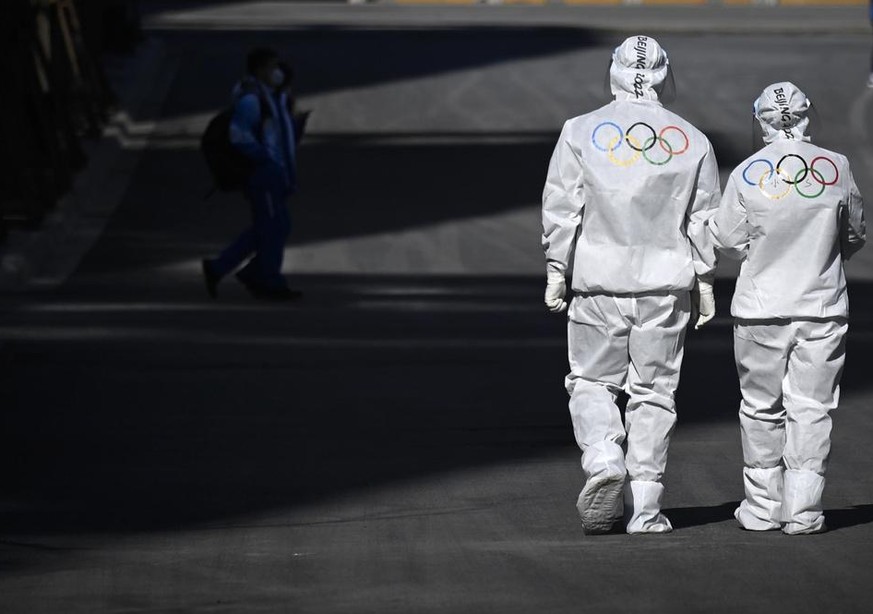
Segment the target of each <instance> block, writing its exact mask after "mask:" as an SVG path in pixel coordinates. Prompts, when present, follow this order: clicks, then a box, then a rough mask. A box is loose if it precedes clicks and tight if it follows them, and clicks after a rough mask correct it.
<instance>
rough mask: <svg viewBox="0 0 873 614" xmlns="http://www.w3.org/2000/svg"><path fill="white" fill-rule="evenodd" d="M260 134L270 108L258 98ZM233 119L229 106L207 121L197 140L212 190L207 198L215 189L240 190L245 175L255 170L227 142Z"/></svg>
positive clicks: (244, 180)
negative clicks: (198, 140)
mask: <svg viewBox="0 0 873 614" xmlns="http://www.w3.org/2000/svg"><path fill="white" fill-rule="evenodd" d="M258 98H259V100H260V103H261V134H260V135H259V137H260V138H261V139H263V129H264V121H265V120H266V119H267V117H268V116H269V115H270V111H269V109H270V107H269V105H268V104H267V103H266V101H264V100H263V99H262V98H261V96H258ZM232 118H233V107H230V108H227V109H225V110H223V111H221V112H220V113H219V114H218V115H216V116H215V117H213V118H212V119H211V120H209V123H208V124H207V125H206V130H204V131H203V136H201V137H200V151H201V152H202V153H203V158H204V159H205V160H206V166H208V167H209V172H210V173H211V174H212V182H213V185H214V187H213V189H212V190H210V191H209V193H208V194H207V195H206V196H207V197H208V196H211V195H212V193H213V192H215V190H220V191H222V192H235V191H237V190H241V189H243V187H244V186H245V184H246V180H248V178H249V175H251V174H252V171H254V170H255V163H254V162H252V161H251V160H250V159H249V158H247V157H246V156H245V155H244V154H243V153H241V152H240V151H239V150H238V149H237V148H236V147H234V146H233V144H232V143H231V142H230V121H231V119H232Z"/></svg>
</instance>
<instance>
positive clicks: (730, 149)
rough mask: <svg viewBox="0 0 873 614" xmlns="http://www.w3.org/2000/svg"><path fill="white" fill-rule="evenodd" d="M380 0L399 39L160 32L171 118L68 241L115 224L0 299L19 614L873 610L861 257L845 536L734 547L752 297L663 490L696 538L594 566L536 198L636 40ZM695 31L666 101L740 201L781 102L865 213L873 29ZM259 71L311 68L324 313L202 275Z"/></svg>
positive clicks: (313, 267)
mask: <svg viewBox="0 0 873 614" xmlns="http://www.w3.org/2000/svg"><path fill="white" fill-rule="evenodd" d="M201 4H205V3H201ZM258 6H260V5H258ZM280 8H281V7H279V8H277V7H273V10H279V9H280ZM363 8H379V10H380V11H382V12H381V13H379V14H380V15H381V18H380V19H381V20H382V23H385V24H389V25H391V26H392V27H388V28H377V27H375V25H376V23H375V22H374V21H372V19H374V18H369V19H371V21H366V22H362V23H365V25H364V27H355V28H349V27H347V26H348V25H349V24H348V23H346V24H345V25H343V24H342V23H338V21H343V20H344V19H346V18H345V17H343V13H342V8H341V7H335V6H330V7H324V8H323V9H313V8H307V9H306V10H305V19H304V18H303V17H301V19H302V20H303V21H304V22H305V23H304V24H303V25H305V26H306V27H300V28H297V27H294V22H293V20H292V23H290V24H289V23H286V22H287V21H288V18H287V17H286V16H282V18H281V20H278V21H277V20H276V19H274V21H276V22H277V23H280V25H281V27H280V28H276V29H252V27H251V24H245V23H243V26H245V27H240V29H239V30H235V29H234V28H233V27H232V26H233V21H232V20H231V21H230V22H229V21H227V20H225V21H224V22H223V24H222V28H220V29H215V28H209V27H207V26H208V25H209V24H207V23H205V22H203V21H202V20H201V23H199V24H196V27H195V26H192V25H190V24H189V25H188V26H186V27H192V28H194V29H192V30H185V29H179V25H178V24H176V25H175V26H174V27H173V28H172V29H168V28H167V27H166V26H161V25H160V21H159V18H162V19H168V17H166V16H164V17H161V15H160V14H150V15H151V17H150V18H151V19H154V20H155V21H153V22H152V23H153V25H154V27H155V28H156V29H155V30H154V32H153V41H152V42H151V43H150V45H153V46H152V47H150V49H152V50H153V51H154V50H155V49H157V51H156V52H154V53H153V55H152V58H153V63H152V66H151V68H149V69H148V71H146V72H145V73H142V74H148V75H149V76H148V78H147V79H146V78H145V77H143V79H145V81H144V83H142V84H139V90H140V93H141V94H142V96H143V97H144V98H145V99H146V100H147V102H148V104H143V105H140V106H139V107H137V108H138V109H139V110H138V111H136V112H132V113H131V117H130V118H129V120H127V121H123V122H119V124H118V126H116V129H115V132H114V134H115V136H114V139H113V142H112V144H111V147H110V145H106V147H110V149H108V150H106V151H111V152H112V155H107V154H105V153H104V154H103V155H104V158H102V164H104V166H103V167H100V168H101V169H103V174H101V175H99V176H98V177H97V178H96V179H95V178H93V177H92V178H91V180H90V183H88V184H87V185H88V186H89V189H90V190H91V192H88V193H89V194H91V193H93V194H95V196H94V199H93V200H88V199H87V198H86V199H85V200H86V201H87V202H89V203H98V202H99V201H100V198H97V197H98V196H100V194H101V190H100V189H99V188H100V187H101V185H104V184H101V182H105V186H106V190H105V191H106V192H107V193H109V192H113V193H117V194H119V195H120V197H119V198H120V202H119V203H118V207H117V209H116V210H115V212H114V214H113V215H111V216H109V217H108V219H105V220H104V219H102V218H103V217H106V216H105V211H106V210H107V207H106V206H102V207H100V208H99V209H100V211H99V212H98V211H97V210H96V209H95V210H93V211H92V213H91V215H89V213H88V210H87V209H86V210H84V211H80V212H79V213H77V214H76V215H70V216H69V221H70V222H71V224H73V226H74V227H75V228H77V229H86V230H83V231H82V233H81V236H80V235H78V234H77V235H75V237H74V238H76V239H81V238H82V237H85V238H87V237H89V236H90V235H89V232H88V231H87V229H89V228H90V229H91V231H93V229H94V228H103V232H102V234H101V236H100V238H99V240H98V241H97V242H96V243H95V244H94V245H93V247H92V248H91V249H90V250H88V251H87V253H86V254H85V255H84V258H83V259H82V260H81V262H80V263H79V265H78V266H77V267H76V268H75V272H74V273H73V274H72V276H71V277H70V278H69V279H68V280H67V281H66V282H65V283H62V284H58V283H57V281H58V280H59V279H63V275H62V274H61V275H57V274H56V275H52V274H50V273H46V272H44V271H43V272H38V274H37V275H36V276H35V278H34V283H33V284H32V285H31V286H29V289H27V290H23V291H17V292H7V293H6V294H4V295H2V296H0V313H2V317H0V338H2V339H3V341H2V342H0V365H2V368H0V407H2V408H3V412H2V418H0V420H2V422H0V433H2V435H0V437H2V446H0V460H2V462H3V469H4V472H3V475H4V484H5V487H4V489H3V493H2V495H0V611H3V612H10V613H13V612H15V613H17V612H28V613H31V612H65V613H77V612H82V613H93V612H343V613H345V612H491V611H493V612H519V613H523V612H532V611H543V612H578V611H586V612H617V611H621V612H735V611H738V610H746V611H752V612H756V611H769V612H816V613H818V612H865V611H867V607H868V606H867V597H868V593H869V570H870V568H871V565H873V460H871V458H870V455H869V454H868V452H867V451H868V449H869V441H870V438H871V434H873V414H871V412H870V411H869V407H870V402H871V399H873V390H871V380H870V377H869V370H868V369H867V367H866V361H867V357H868V356H870V355H871V352H873V317H871V315H870V314H871V313H873V311H871V310H873V285H871V282H873V250H871V252H870V253H862V255H860V256H859V258H858V259H857V261H855V262H853V263H852V265H851V274H852V280H853V281H852V292H853V295H852V299H853V310H854V311H853V322H852V333H851V340H850V347H849V361H848V367H847V371H846V374H845V378H844V383H845V386H844V394H843V400H842V406H841V408H840V410H839V412H838V413H837V414H836V415H835V432H834V454H833V457H832V463H831V468H830V470H829V484H828V490H827V492H826V499H825V504H826V508H827V513H828V521H829V524H830V526H831V528H832V529H833V530H832V531H831V532H830V533H828V534H825V535H821V536H813V537H808V538H793V539H792V538H787V537H784V536H781V535H778V534H777V535H773V534H766V535H757V534H750V533H745V532H742V531H740V530H738V529H737V527H736V524H735V522H734V521H733V520H732V517H731V512H732V510H733V508H734V506H735V504H736V502H737V500H738V499H739V498H740V497H741V483H740V466H741V458H740V456H741V451H740V445H739V437H738V432H737V431H738V429H737V424H736V406H737V400H738V394H737V390H736V382H735V375H734V372H733V364H732V356H731V345H730V321H729V319H728V318H727V302H728V301H729V297H730V290H731V285H732V283H731V280H730V270H729V269H725V270H724V272H723V277H722V279H721V280H720V282H719V287H718V291H719V301H720V304H719V309H720V317H719V318H718V319H717V320H716V321H715V322H714V323H713V325H712V326H710V327H709V328H707V329H704V331H702V332H700V333H697V334H694V335H692V336H691V337H690V339H689V342H688V349H687V354H686V355H687V360H686V364H685V368H684V370H683V381H682V389H681V390H680V392H679V399H678V400H679V412H680V425H679V428H678V430H677V433H676V437H675V441H674V443H673V446H672V448H671V456H670V465H669V469H668V476H667V479H666V482H667V489H668V490H667V500H666V506H667V508H668V514H669V515H670V517H671V519H672V520H673V523H674V525H675V526H676V529H677V530H676V531H675V532H674V533H673V534H671V535H668V536H660V537H629V536H624V535H611V536H605V537H599V538H585V537H584V536H583V535H582V534H581V532H580V530H579V527H578V525H577V519H576V516H575V509H574V506H573V503H574V501H575V496H576V494H577V492H578V489H579V487H580V478H581V476H580V470H579V467H578V454H577V452H576V450H575V449H574V445H573V441H572V434H571V431H570V424H569V419H568V416H567V412H566V398H565V396H566V395H565V393H564V392H563V389H562V386H561V384H562V377H563V374H564V372H565V370H566V365H565V347H564V338H563V335H564V332H563V323H562V322H561V320H560V318H554V317H550V316H549V315H548V314H546V313H544V311H543V309H542V307H541V304H540V294H541V290H542V279H541V277H542V274H541V273H542V256H541V254H540V252H539V245H538V242H539V237H538V232H539V231H538V228H537V227H538V199H539V192H540V190H541V186H542V181H543V176H544V172H545V167H546V164H547V161H548V156H549V154H550V151H551V148H552V145H553V143H554V140H555V138H556V136H557V133H558V131H559V130H560V125H561V122H562V121H563V120H564V119H565V118H567V117H569V116H572V115H574V114H578V113H580V112H584V111H586V110H589V109H591V108H593V107H594V106H596V105H597V104H600V103H601V102H602V101H603V100H604V95H603V73H604V70H605V68H606V64H607V58H608V55H609V51H610V50H611V48H612V47H613V46H614V45H615V44H616V43H617V42H618V41H619V40H620V39H621V34H619V33H617V32H616V30H617V29H620V27H619V26H616V25H615V23H618V21H620V18H622V17H623V14H622V13H620V12H614V13H612V14H611V15H612V17H611V19H612V22H610V23H612V24H613V25H610V24H608V23H605V22H604V23H605V25H602V26H598V27H590V28H588V27H583V26H580V25H578V24H571V25H569V26H563V27H557V26H554V25H549V24H548V22H549V20H554V19H556V17H554V15H553V14H552V13H550V12H549V11H552V10H559V9H556V8H555V9H552V8H540V9H538V10H540V11H543V12H542V15H543V17H542V19H543V20H544V22H545V23H544V24H540V25H538V26H536V27H532V26H530V22H529V20H527V18H526V17H525V18H522V17H518V16H515V15H514V14H513V13H512V12H511V11H506V12H499V13H498V12H495V13H493V14H494V15H498V16H499V17H497V18H492V17H489V18H488V19H485V18H483V17H481V15H482V13H480V12H477V13H475V16H473V15H474V13H472V12H467V13H464V12H463V11H448V12H440V11H433V12H431V13H411V12H402V11H401V9H393V8H392V9H389V8H386V7H363ZM221 10H228V9H226V8H222V9H221ZM283 10H284V9H283ZM319 10H323V11H324V13H323V15H324V19H323V21H322V23H326V24H329V25H331V27H317V24H318V23H319V20H318V16H319V14H321V13H319ZM394 11H396V12H394ZM847 14H848V13H840V14H838V13H836V12H835V13H833V14H832V15H833V16H834V19H836V18H837V17H840V19H843V18H845V15H847ZM206 15H207V17H208V16H209V14H208V13H207V14H206ZM336 15H339V16H340V17H336ZM409 15H419V16H421V15H426V16H427V17H428V20H427V23H426V24H422V23H415V20H414V19H412V20H411V21H410V19H411V18H410V17H409ZM604 15H607V17H608V16H609V15H608V14H607V13H604ZM274 17H275V15H274ZM235 19H238V20H242V18H241V17H236V18H235ZM416 19H421V17H417V18H416ZM465 19H466V20H467V21H464V20H465ZM604 19H606V17H604ZM695 19H697V20H696V21H695V20H694V19H689V20H688V22H687V25H688V27H689V28H691V29H693V30H694V31H684V32H680V31H674V32H672V33H670V32H665V33H664V34H663V35H662V36H660V39H661V42H662V43H663V44H664V46H665V47H666V48H667V49H668V50H669V52H670V54H671V60H672V62H673V64H674V66H675V69H676V81H677V86H678V89H679V94H680V96H679V100H678V101H677V103H676V104H675V105H674V108H675V109H676V110H677V111H678V112H680V113H681V114H683V115H685V116H686V117H688V119H690V120H691V121H693V122H694V123H696V124H697V125H698V126H700V127H701V128H702V129H703V130H704V131H706V132H707V133H708V134H709V135H710V137H711V139H712V140H713V142H714V143H715V145H716V148H717V153H718V157H719V161H720V163H721V164H722V166H723V169H722V170H723V171H724V172H725V173H727V172H729V170H730V167H731V165H732V164H734V163H736V162H738V161H739V160H740V159H742V158H743V157H745V155H747V153H748V152H749V151H750V147H751V124H750V120H749V113H748V110H749V106H750V104H751V101H752V99H753V98H754V96H755V95H757V93H758V92H759V91H760V90H761V88H762V87H763V86H764V85H766V84H767V83H769V82H771V81H774V80H777V79H782V78H789V79H792V80H795V81H796V82H798V83H799V84H801V85H802V86H803V87H805V88H806V90H807V91H808V93H809V95H810V96H811V97H812V98H813V100H814V101H816V102H818V105H819V110H820V115H821V119H822V125H823V129H822V132H821V138H820V139H819V142H821V143H822V144H824V145H825V146H826V147H831V148H834V149H837V150H840V151H843V152H845V153H847V154H848V155H849V156H850V158H851V160H852V162H853V164H854V166H855V169H856V178H857V179H858V182H859V184H860V185H861V188H862V191H864V192H865V193H867V194H871V195H873V175H871V171H873V161H871V153H870V151H871V150H870V143H869V138H870V136H869V135H870V130H869V126H870V121H871V120H873V118H871V111H870V103H871V94H870V91H868V90H866V89H864V88H863V82H864V80H865V79H866V74H867V62H868V53H869V43H870V41H869V36H866V35H864V34H862V33H859V34H857V35H856V34H846V33H843V34H838V33H831V34H820V35H817V36H815V37H805V38H799V37H798V36H797V35H793V36H789V35H780V34H767V33H759V34H749V35H743V36H738V35H734V34H731V33H729V32H724V31H719V28H718V27H715V28H710V30H711V31H706V28H705V26H706V25H707V22H706V21H704V20H701V19H700V18H695ZM403 20H406V21H405V22H404V23H403V24H401V25H402V27H401V25H399V22H402V21H403ZM483 21H484V22H487V23H483ZM269 22H270V20H269V19H265V20H264V21H263V22H261V23H269ZM710 22H712V20H710ZM465 23H466V24H467V25H464V24H465ZM718 23H720V22H716V23H714V24H713V23H710V25H715V26H718ZM351 25H354V23H352V24H351ZM425 25H426V27H425ZM260 27H262V28H263V27H264V26H263V25H261V26H260ZM686 29H687V28H686ZM256 43H258V44H262V43H267V44H272V45H275V46H276V47H277V48H279V49H280V50H281V51H282V53H283V54H288V55H293V56H294V57H295V58H296V60H297V63H298V66H299V72H300V91H301V106H303V107H308V108H312V109H314V113H313V116H312V123H311V125H310V130H311V132H310V134H309V135H308V137H307V140H306V141H305V142H304V145H303V148H302V150H301V152H300V165H301V168H300V174H301V178H302V181H303V190H302V192H301V194H300V196H299V198H297V199H296V200H295V202H294V219H295V225H296V228H295V233H294V240H293V244H292V245H291V246H289V248H288V250H287V255H288V268H289V271H291V273H292V276H291V279H292V281H293V284H294V285H295V286H297V287H301V288H302V289H304V291H306V293H307V297H306V299H305V300H303V301H301V302H299V303H295V304H293V305H291V306H285V305H265V304H262V303H256V302H253V301H252V300H250V299H249V298H248V297H247V296H246V295H245V294H244V292H243V291H242V289H241V288H239V287H237V286H236V285H235V284H234V283H233V282H228V283H227V284H226V285H223V286H222V287H221V298H220V300H219V301H217V302H211V301H209V300H208V299H207V298H206V297H205V293H204V291H203V288H202V286H201V280H200V279H199V277H198V270H197V267H198V262H199V259H200V258H201V257H203V256H204V255H206V254H209V253H211V252H214V251H215V250H217V249H219V248H220V246H221V245H222V244H223V243H224V242H225V241H227V240H228V239H229V237H230V236H231V235H232V234H233V232H234V230H235V229H236V228H237V227H239V226H240V225H241V224H243V223H244V220H245V210H244V208H243V207H242V206H241V205H240V203H239V202H238V201H237V199H235V198H233V197H225V196H220V197H216V198H215V199H213V200H212V201H209V202H208V204H204V203H203V201H202V200H201V196H202V193H203V192H204V191H205V188H206V187H207V185H208V184H207V178H206V175H205V171H204V169H203V167H202V164H201V162H200V160H199V157H198V153H197V151H196V142H197V136H198V135H199V133H200V131H201V130H202V127H203V125H204V122H205V121H206V119H207V118H208V117H209V116H210V115H211V114H212V113H213V112H214V110H215V109H216V108H217V107H218V106H220V104H221V101H223V100H224V99H225V97H226V95H227V91H228V89H229V87H230V85H231V82H232V80H233V73H234V72H235V70H236V68H237V67H238V66H239V65H240V61H241V60H240V58H241V57H242V55H243V53H244V51H245V50H246V49H247V48H248V47H249V46H251V45H253V44H256ZM142 70H144V71H145V69H142ZM128 79H129V80H130V79H131V76H130V75H128ZM133 79H134V81H135V80H136V78H135V77H134V78H133ZM134 85H136V83H134ZM113 165H115V166H113ZM92 175H93V170H92ZM104 198H105V195H104ZM94 206H95V207H96V206H97V205H94ZM98 218H100V219H98ZM104 224H105V228H104ZM80 244H82V241H80V240H71V246H70V247H71V249H72V248H73V247H76V246H78V245H80ZM73 251H74V250H73ZM64 254H65V252H64V250H63V249H56V250H55V251H54V254H53V256H52V258H51V259H49V261H48V262H49V264H53V265H56V266H57V268H58V270H63V269H64V267H63V266H62V265H63V264H64V263H63V262H60V263H59V262H58V261H59V260H61V261H63V260H64ZM67 259H68V260H70V259H71V261H72V262H77V261H76V259H75V256H74V255H73V254H72V252H71V253H70V254H69V255H68V257H67ZM42 282H45V283H46V284H48V285H46V286H45V287H43V286H41V285H40V284H41V283H42ZM49 282H51V283H49Z"/></svg>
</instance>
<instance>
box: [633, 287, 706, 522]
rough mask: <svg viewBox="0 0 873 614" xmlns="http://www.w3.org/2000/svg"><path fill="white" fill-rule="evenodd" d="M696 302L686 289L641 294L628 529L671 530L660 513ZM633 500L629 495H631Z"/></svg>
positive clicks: (636, 336) (635, 338)
mask: <svg viewBox="0 0 873 614" xmlns="http://www.w3.org/2000/svg"><path fill="white" fill-rule="evenodd" d="M690 312H691V305H690V296H689V294H688V293H687V292H683V293H679V294H668V295H646V296H639V297H637V298H636V313H635V317H634V319H633V326H632V328H631V331H630V342H629V346H628V347H629V355H630V368H629V371H628V394H629V396H630V398H629V400H628V404H627V411H626V413H625V422H626V426H627V459H626V463H627V469H628V477H629V478H630V480H631V483H630V487H629V488H628V489H627V490H626V499H625V508H626V510H625V511H626V514H625V522H626V526H627V530H628V532H629V533H664V532H667V531H670V530H672V526H671V525H670V521H669V520H667V518H666V517H665V516H664V515H663V514H661V513H660V506H661V498H662V496H663V491H664V489H663V486H661V485H660V481H661V478H662V477H663V475H664V471H665V469H666V466H667V448H668V446H669V444H670V436H671V435H672V433H673V428H674V427H675V425H676V404H675V398H674V395H675V392H676V388H677V387H678V386H679V372H680V369H681V366H682V356H683V352H684V343H685V328H686V326H687V325H688V320H689V317H690ZM627 497H629V499H630V500H628V498H627Z"/></svg>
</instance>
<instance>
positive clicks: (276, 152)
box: [230, 78, 297, 193]
mask: <svg viewBox="0 0 873 614" xmlns="http://www.w3.org/2000/svg"><path fill="white" fill-rule="evenodd" d="M234 100H235V102H234V108H233V118H232V119H231V122H230V142H231V143H232V144H233V145H234V146H235V147H236V148H237V149H238V150H239V151H241V152H242V153H243V154H244V155H246V156H247V157H248V158H250V159H251V160H253V161H254V162H255V163H256V164H257V167H256V169H255V171H254V173H252V176H251V178H250V180H249V185H250V187H253V188H269V189H279V188H284V189H286V190H288V192H289V193H293V192H294V191H295V190H296V187H297V169H296V157H297V156H296V153H297V152H296V149H297V143H295V141H294V119H293V117H292V116H291V113H289V111H288V99H287V95H286V94H285V93H284V92H282V93H280V94H276V93H274V92H272V91H270V90H268V88H266V87H265V86H264V85H263V84H262V83H260V82H258V81H257V80H255V79H251V78H249V79H246V80H243V81H241V82H240V83H239V84H237V86H236V87H235V88H234ZM262 101H263V102H264V103H266V104H267V105H269V109H267V112H266V114H264V113H263V110H262V109H261V103H262Z"/></svg>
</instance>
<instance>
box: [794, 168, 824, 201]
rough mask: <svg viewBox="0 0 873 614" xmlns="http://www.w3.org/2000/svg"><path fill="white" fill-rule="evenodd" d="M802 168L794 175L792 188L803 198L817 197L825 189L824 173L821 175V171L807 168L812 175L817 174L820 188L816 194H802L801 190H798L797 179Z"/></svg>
mask: <svg viewBox="0 0 873 614" xmlns="http://www.w3.org/2000/svg"><path fill="white" fill-rule="evenodd" d="M803 170H804V169H800V170H799V171H798V172H797V174H796V175H795V176H794V189H795V190H797V193H798V194H800V195H801V196H803V197H804V198H818V197H819V196H821V195H822V194H823V193H824V191H825V184H824V175H822V174H821V172H819V171H817V170H815V169H809V170H810V172H811V173H812V175H813V177H814V176H815V175H818V181H817V183H818V184H819V185H820V186H821V189H820V190H819V191H818V193H817V194H804V193H803V192H801V191H800V179H799V177H800V174H801V173H802V172H803Z"/></svg>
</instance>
